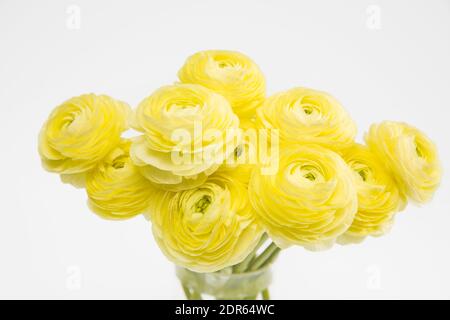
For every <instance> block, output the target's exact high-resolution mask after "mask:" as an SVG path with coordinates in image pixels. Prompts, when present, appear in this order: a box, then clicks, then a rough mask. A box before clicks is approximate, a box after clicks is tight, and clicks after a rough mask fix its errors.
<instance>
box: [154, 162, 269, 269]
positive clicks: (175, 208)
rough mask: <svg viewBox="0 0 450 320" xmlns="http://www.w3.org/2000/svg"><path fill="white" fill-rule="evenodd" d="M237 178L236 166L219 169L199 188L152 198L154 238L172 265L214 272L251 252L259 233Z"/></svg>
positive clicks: (161, 193)
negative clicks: (230, 168)
mask: <svg viewBox="0 0 450 320" xmlns="http://www.w3.org/2000/svg"><path fill="white" fill-rule="evenodd" d="M241 175H244V176H245V172H242V173H241V172H240V170H239V168H236V170H224V171H222V170H220V169H219V170H218V171H217V172H216V173H214V174H213V175H211V176H210V177H208V180H207V181H206V182H205V183H204V184H202V185H201V186H200V187H198V188H194V189H190V190H185V191H181V192H170V191H163V190H161V191H159V192H155V193H153V194H152V196H151V198H150V201H149V203H150V207H149V217H150V219H151V221H152V222H153V234H154V236H155V239H156V241H157V243H158V244H159V246H160V248H161V250H162V251H163V252H164V254H165V255H166V256H167V257H168V258H169V259H170V260H171V261H173V262H174V263H176V264H179V265H182V266H184V267H187V268H189V269H191V270H193V271H197V272H214V271H217V270H220V269H223V268H225V267H228V266H232V265H235V264H237V263H239V262H241V261H242V260H243V259H244V258H245V257H247V256H248V254H249V253H250V252H251V251H252V250H253V249H254V248H255V246H256V245H257V243H258V241H259V239H260V237H261V235H262V233H263V231H262V228H261V227H260V226H259V225H258V224H257V223H256V221H255V215H254V214H253V210H252V207H251V205H250V201H249V198H248V196H246V193H247V184H246V183H244V182H243V181H241V178H240V176H241Z"/></svg>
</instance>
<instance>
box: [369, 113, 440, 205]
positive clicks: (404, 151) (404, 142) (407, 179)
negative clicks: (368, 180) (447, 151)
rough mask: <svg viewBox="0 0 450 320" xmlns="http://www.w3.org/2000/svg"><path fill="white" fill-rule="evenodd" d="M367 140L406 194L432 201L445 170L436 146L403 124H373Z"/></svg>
mask: <svg viewBox="0 0 450 320" xmlns="http://www.w3.org/2000/svg"><path fill="white" fill-rule="evenodd" d="M365 140H366V143H367V145H368V146H369V147H370V148H371V150H372V151H373V152H374V153H375V154H376V155H377V156H378V157H379V158H380V160H381V161H382V162H383V164H384V165H385V167H386V169H387V170H388V171H389V172H390V173H391V174H392V176H393V177H394V178H395V180H396V181H397V184H398V186H399V188H400V190H401V191H402V192H403V193H404V194H406V195H407V196H408V197H409V198H411V199H412V200H413V201H415V202H417V203H425V202H428V201H430V200H431V198H432V196H433V194H434V192H435V191H436V189H437V188H438V186H439V184H440V181H441V176H442V169H441V164H440V161H439V156H438V153H437V148H436V146H435V144H434V143H433V142H432V141H431V140H430V139H429V138H428V137H427V136H426V135H425V134H424V133H423V132H421V131H420V130H418V129H417V128H415V127H413V126H411V125H408V124H406V123H403V122H394V121H384V122H381V123H379V124H373V125H372V126H371V127H370V130H369V132H368V133H367V134H366V135H365Z"/></svg>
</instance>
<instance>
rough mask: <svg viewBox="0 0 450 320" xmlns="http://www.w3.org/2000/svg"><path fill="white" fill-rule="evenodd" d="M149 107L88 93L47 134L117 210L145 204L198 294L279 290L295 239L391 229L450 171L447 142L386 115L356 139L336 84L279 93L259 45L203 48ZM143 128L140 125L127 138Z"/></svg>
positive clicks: (54, 154)
mask: <svg viewBox="0 0 450 320" xmlns="http://www.w3.org/2000/svg"><path fill="white" fill-rule="evenodd" d="M178 78H179V81H178V82H176V83H174V84H172V85H167V86H163V87H161V88H159V89H157V90H156V91H155V92H153V93H152V94H151V95H150V96H148V97H147V98H145V99H144V100H142V102H141V103H140V104H139V105H138V106H137V107H136V108H135V109H131V108H130V107H129V106H128V104H126V103H124V102H122V101H118V100H116V99H113V98H111V97H109V96H106V95H95V94H85V95H81V96H78V97H74V98H71V99H69V100H67V101H65V102H63V103H62V104H61V105H59V106H58V107H56V108H55V109H54V110H53V111H52V113H51V114H50V116H49V118H48V119H47V121H46V122H45V124H44V125H43V127H42V130H41V132H40V135H39V154H40V157H41V160H42V165H43V167H44V168H45V169H46V170H48V171H50V172H55V173H58V174H59V175H60V177H61V180H62V181H63V182H64V183H70V184H72V185H74V186H75V187H78V188H85V190H86V193H87V197H88V206H89V208H90V209H91V210H92V211H93V212H94V213H95V214H97V215H99V216H101V217H102V218H105V219H113V220H122V219H129V218H132V217H135V216H137V215H140V214H142V215H144V216H145V218H147V219H148V220H149V221H150V223H151V225H152V232H153V235H154V238H155V240H156V242H157V243H158V245H159V247H160V248H161V250H162V252H163V253H164V254H165V255H166V256H167V258H168V259H169V260H170V261H172V262H173V263H174V264H175V265H176V266H177V276H178V277H179V279H180V280H181V283H182V286H183V289H184V292H185V294H186V296H187V298H189V299H201V298H202V296H204V295H205V294H208V295H210V296H213V297H215V298H218V299H255V298H257V297H259V296H261V297H262V298H264V299H268V298H269V291H268V286H269V284H270V281H271V275H270V265H271V264H272V263H273V262H274V261H275V259H276V258H277V256H278V253H279V252H280V250H282V249H286V248H288V247H290V246H292V245H299V246H302V247H304V248H305V249H308V250H324V249H329V248H331V247H332V246H333V245H334V244H335V243H338V244H341V245H346V244H351V243H359V242H361V241H363V240H364V239H365V238H366V237H368V236H374V237H377V236H381V235H383V234H385V233H386V232H387V231H389V230H390V228H391V227H392V224H393V221H394V218H395V215H396V214H397V213H398V212H400V211H402V210H403V209H404V208H405V206H406V204H407V202H408V200H410V201H413V202H415V203H418V204H421V203H425V202H427V201H429V200H430V199H431V198H432V196H433V193H434V192H435V190H436V189H437V187H438V186H439V182H440V179H441V167H440V164H439V158H438V154H437V150H436V146H435V145H434V144H433V142H432V141H431V140H430V139H429V138H428V137H427V136H426V135H425V134H424V133H422V132H421V131H419V130H418V129H416V128H415V127H413V126H411V125H409V124H406V123H403V122H393V121H384V122H381V123H378V124H373V125H372V126H371V127H370V128H369V130H368V132H367V133H366V134H365V136H364V140H365V144H360V143H357V142H355V136H356V133H357V130H356V125H355V123H354V121H353V120H352V119H351V118H350V116H349V114H348V113H347V112H346V111H345V109H344V108H343V107H342V105H341V104H340V103H339V102H338V101H337V100H336V99H335V98H334V97H332V96H331V95H329V94H327V93H325V92H322V91H318V90H314V89H309V88H304V87H295V88H292V89H290V90H287V91H284V92H280V93H276V94H274V95H272V96H269V97H267V96H266V81H265V78H264V75H263V73H262V72H261V70H260V68H259V67H258V66H257V65H256V64H255V63H254V62H253V61H252V60H251V59H250V58H249V57H247V56H246V55H244V54H241V53H238V52H233V51H221V50H209V51H202V52H198V53H196V54H194V55H192V56H191V57H189V58H188V59H187V60H186V62H185V64H184V66H182V68H181V69H180V71H179V73H178ZM131 128H133V129H134V130H135V131H137V132H138V133H139V134H138V136H136V137H133V138H124V137H123V133H124V132H125V131H127V130H128V129H131Z"/></svg>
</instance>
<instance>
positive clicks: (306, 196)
mask: <svg viewBox="0 0 450 320" xmlns="http://www.w3.org/2000/svg"><path fill="white" fill-rule="evenodd" d="M249 193H250V201H251V203H252V205H253V207H254V209H255V211H256V212H257V216H258V218H259V221H260V223H261V224H262V225H263V227H265V229H266V231H267V233H268V234H269V236H270V237H271V238H272V240H273V241H274V242H275V243H276V244H277V246H279V247H280V248H286V247H288V246H289V245H293V244H297V245H301V246H304V247H305V248H306V249H309V250H323V249H327V248H329V247H331V246H332V245H333V243H334V242H335V240H336V238H337V237H338V236H340V235H341V234H343V233H344V232H345V231H346V230H347V229H348V227H350V225H351V224H352V221H353V218H354V216H355V213H356V210H357V195H356V188H355V184H354V177H353V173H352V171H351V170H350V168H349V167H348V166H347V164H346V163H345V161H344V160H343V159H342V158H341V157H340V156H339V155H338V154H337V153H335V152H333V151H331V150H328V149H325V148H323V147H320V146H318V145H304V146H297V147H295V146H293V147H292V148H285V150H283V152H282V153H281V154H280V163H279V170H278V172H277V173H276V174H274V175H263V174H262V171H261V170H260V169H259V168H258V167H256V168H255V170H254V171H253V173H252V177H251V180H250V184H249Z"/></svg>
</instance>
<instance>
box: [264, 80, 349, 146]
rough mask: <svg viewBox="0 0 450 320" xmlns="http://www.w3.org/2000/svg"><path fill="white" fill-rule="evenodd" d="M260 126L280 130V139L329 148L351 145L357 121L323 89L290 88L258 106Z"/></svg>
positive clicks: (286, 141) (281, 140) (289, 142)
mask: <svg viewBox="0 0 450 320" xmlns="http://www.w3.org/2000/svg"><path fill="white" fill-rule="evenodd" d="M257 122H258V124H259V126H260V127H263V128H274V129H278V130H279V131H280V142H281V143H282V144H283V143H287V144H292V143H301V144H305V143H312V144H319V145H322V146H325V147H328V148H332V149H342V148H344V147H347V146H350V145H351V144H352V143H353V141H354V138H355V135H356V125H355V123H354V122H353V120H352V119H351V118H350V116H349V115H348V113H347V112H346V111H345V109H344V108H343V107H342V106H341V105H340V103H339V102H338V101H336V99H334V98H333V97H332V96H330V95H329V94H327V93H325V92H321V91H317V90H313V89H308V88H300V87H299V88H293V89H290V90H288V91H284V92H280V93H277V94H275V95H273V96H271V97H269V98H267V99H266V101H265V102H264V104H263V106H262V107H261V108H259V109H258V110H257Z"/></svg>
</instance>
